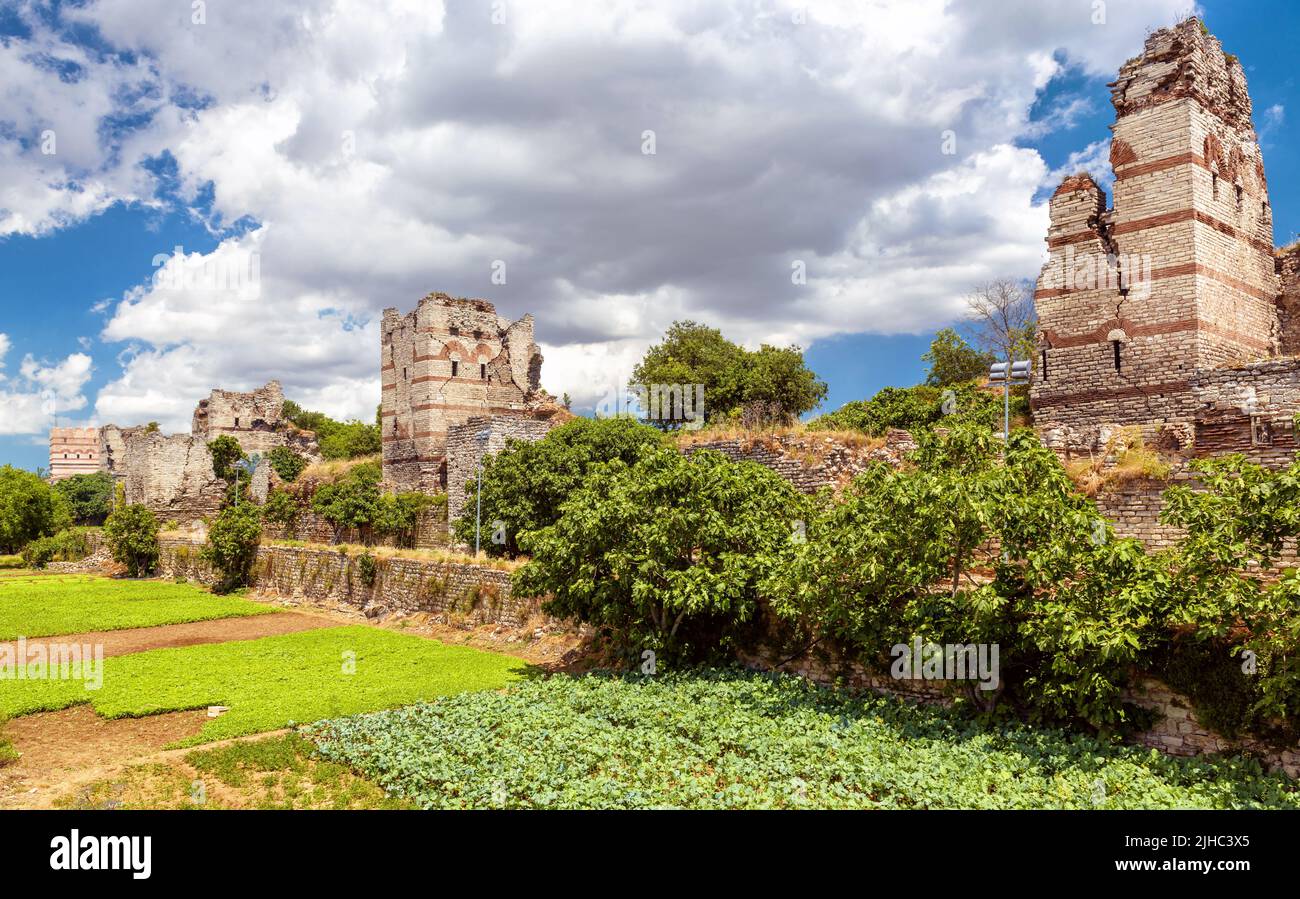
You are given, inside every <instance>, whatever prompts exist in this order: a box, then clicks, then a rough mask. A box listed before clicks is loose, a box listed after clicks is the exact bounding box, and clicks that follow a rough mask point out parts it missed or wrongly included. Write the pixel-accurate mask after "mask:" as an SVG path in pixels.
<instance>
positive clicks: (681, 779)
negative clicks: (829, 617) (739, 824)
mask: <svg viewBox="0 0 1300 899" xmlns="http://www.w3.org/2000/svg"><path fill="white" fill-rule="evenodd" d="M303 733H304V734H305V735H306V736H307V737H308V739H311V740H313V741H314V742H315V743H316V745H317V746H318V748H319V751H320V753H321V754H322V755H323V756H324V757H325V758H327V759H330V760H332V761H335V762H339V763H342V764H344V765H347V766H348V767H349V768H352V769H354V770H356V771H358V772H360V773H361V774H364V775H366V776H367V777H369V778H371V779H373V780H374V781H376V782H378V783H381V784H384V785H385V787H386V788H387V789H388V790H389V792H390V793H393V794H396V795H398V796H402V797H407V798H409V799H411V800H413V801H414V802H415V803H416V804H417V805H419V806H421V807H424V808H480V809H481V808H501V807H509V808H555V809H559V808H627V809H636V808H647V807H655V808H662V807H668V808H692V809H694V808H710V809H721V808H752V809H768V808H910V809H919V808H969V809H1041V808H1053V809H1060V808H1070V809H1090V808H1104V809H1130V808H1132V809H1136V808H1224V809H1227V808H1234V809H1235V808H1300V792H1298V791H1297V786H1296V784H1295V782H1293V781H1290V780H1288V779H1287V778H1286V777H1285V776H1284V775H1282V774H1280V773H1279V774H1272V775H1268V774H1265V773H1264V772H1263V771H1262V770H1261V768H1260V766H1259V764H1258V763H1257V762H1254V761H1249V760H1246V759H1241V758H1222V759H1178V758H1171V757H1169V756H1164V755H1162V754H1160V753H1159V752H1157V751H1156V750H1154V749H1139V748H1135V747H1128V746H1121V745H1118V744H1116V743H1114V742H1110V741H1102V740H1097V739H1095V738H1090V737H1085V736H1081V735H1078V734H1068V733H1062V732H1060V731H1056V730H1040V729H1033V728H1029V727H1025V726H1022V725H1020V724H1010V725H1002V726H1000V727H998V728H996V729H993V728H988V727H986V726H981V725H980V724H979V723H977V722H975V721H972V720H971V719H970V718H969V717H967V716H965V715H962V714H960V713H958V712H956V711H952V710H945V709H940V708H935V707H933V706H920V705H913V704H910V703H906V702H900V701H897V700H893V699H887V698H884V697H879V696H871V695H867V696H852V695H849V694H847V693H843V692H839V691H835V690H830V689H826V688H820V687H816V686H813V685H811V684H809V683H808V682H806V681H804V680H801V679H799V678H796V677H774V676H766V675H760V674H754V673H741V672H736V671H726V672H707V671H706V672H698V673H692V672H682V673H673V672H669V673H667V674H664V675H661V676H656V677H653V678H641V677H631V676H628V677H622V678H619V677H610V676H600V675H590V676H586V677H581V678H573V677H563V676H554V677H549V678H545V679H541V678H538V679H529V680H527V681H525V682H523V683H520V684H516V685H514V686H512V687H511V688H510V689H508V690H506V691H503V692H497V691H482V692H475V693H461V694H459V695H456V696H447V697H444V698H441V699H438V700H436V701H434V702H430V703H421V704H418V705H413V706H407V707H404V708H397V709H391V710H389V711H381V712H374V713H372V714H368V715H359V716H356V717H351V718H335V719H333V720H329V721H323V722H320V723H317V724H313V725H310V726H309V727H307V728H305V729H304V731H303ZM539 734H545V739H541V738H539Z"/></svg>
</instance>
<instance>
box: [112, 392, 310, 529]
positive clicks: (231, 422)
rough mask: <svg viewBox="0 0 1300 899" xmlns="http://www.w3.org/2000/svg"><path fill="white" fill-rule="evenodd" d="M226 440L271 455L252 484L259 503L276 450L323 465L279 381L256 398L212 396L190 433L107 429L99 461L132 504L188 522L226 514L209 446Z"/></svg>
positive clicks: (198, 411)
mask: <svg viewBox="0 0 1300 899" xmlns="http://www.w3.org/2000/svg"><path fill="white" fill-rule="evenodd" d="M223 435H226V436H230V437H233V438H235V440H236V441H237V442H238V443H239V445H240V447H241V448H242V449H243V450H244V452H245V453H247V454H249V455H253V454H259V455H262V456H263V461H262V464H261V465H259V466H258V469H257V471H256V472H255V473H254V475H253V482H252V485H251V486H252V490H253V494H254V496H255V497H257V498H259V499H263V498H265V495H266V491H267V489H268V487H269V480H270V471H269V465H268V463H267V461H266V459H265V455H266V453H268V452H269V451H270V450H272V449H274V448H275V447H277V446H290V447H292V448H293V449H294V450H296V451H297V452H299V453H300V454H302V455H303V456H304V457H305V458H307V459H308V460H309V461H313V462H314V461H319V458H320V456H319V452H318V450H317V448H316V440H315V437H314V435H312V434H311V433H310V432H306V431H299V430H298V429H297V428H296V427H294V426H293V424H292V423H291V422H289V421H288V420H286V419H285V418H284V392H283V391H282V390H281V389H280V384H279V382H278V381H271V382H270V383H269V384H267V385H266V386H264V387H260V388H258V389H257V390H254V391H251V392H248V393H237V392H233V391H227V390H214V391H212V393H211V395H210V396H209V397H208V398H207V399H205V400H200V401H199V404H198V407H197V408H196V409H195V410H194V418H193V424H192V427H191V432H190V433H189V434H163V433H162V432H161V431H159V430H158V428H157V427H156V426H152V425H140V426H136V427H130V428H121V427H118V426H117V425H105V426H104V427H102V428H100V429H99V461H100V465H101V467H102V469H103V470H104V471H107V472H108V473H109V474H111V475H112V476H113V478H114V480H116V481H118V482H119V483H121V484H122V486H123V489H124V490H125V493H126V501H127V502H129V503H139V504H141V505H145V506H148V507H149V508H150V509H152V510H153V511H154V512H155V513H156V514H157V515H158V516H160V517H161V518H163V519H164V520H174V521H177V522H178V523H185V522H189V521H193V520H195V519H199V518H205V517H208V516H210V515H213V514H215V513H216V512H217V511H219V509H220V507H221V500H222V497H223V496H224V494H225V489H226V485H225V484H224V483H223V482H221V481H219V480H217V478H216V476H215V475H214V474H213V471H212V454H211V453H210V452H209V451H208V442H209V441H211V440H215V439H216V438H217V437H221V436H223Z"/></svg>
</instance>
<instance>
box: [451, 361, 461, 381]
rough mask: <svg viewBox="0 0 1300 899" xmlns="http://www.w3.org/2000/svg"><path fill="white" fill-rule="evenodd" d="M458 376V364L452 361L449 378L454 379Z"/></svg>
mask: <svg viewBox="0 0 1300 899" xmlns="http://www.w3.org/2000/svg"><path fill="white" fill-rule="evenodd" d="M458 374H460V363H459V362H456V361H453V362H452V363H451V376H452V377H453V378H454V377H456V375H458Z"/></svg>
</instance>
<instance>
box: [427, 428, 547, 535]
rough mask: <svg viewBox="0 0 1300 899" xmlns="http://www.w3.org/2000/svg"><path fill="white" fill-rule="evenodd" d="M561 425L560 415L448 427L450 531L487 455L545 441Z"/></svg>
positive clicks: (461, 510) (448, 513)
mask: <svg viewBox="0 0 1300 899" xmlns="http://www.w3.org/2000/svg"><path fill="white" fill-rule="evenodd" d="M559 424H560V417H559V416H555V417H549V418H533V417H531V416H528V415H479V416H474V417H472V418H470V419H468V420H466V421H465V423H464V424H460V425H453V426H452V427H450V428H448V429H447V441H446V450H445V451H446V458H447V527H448V530H450V528H451V525H452V524H453V523H454V522H455V521H456V519H457V518H459V517H460V516H461V514H462V513H463V511H464V506H465V494H466V491H465V486H466V485H467V484H468V483H469V482H470V481H472V480H474V478H475V475H476V472H477V466H478V464H479V463H480V462H481V461H482V460H483V458H484V457H485V456H489V455H493V454H495V453H499V452H501V451H502V450H503V449H505V448H506V447H507V446H508V445H509V444H510V442H511V441H515V440H518V441H525V442H528V443H532V442H535V441H538V440H541V439H542V438H543V437H545V436H546V435H547V434H549V433H550V432H551V429H552V428H554V427H556V426H557V425H559ZM471 511H473V510H471ZM485 527H486V524H485Z"/></svg>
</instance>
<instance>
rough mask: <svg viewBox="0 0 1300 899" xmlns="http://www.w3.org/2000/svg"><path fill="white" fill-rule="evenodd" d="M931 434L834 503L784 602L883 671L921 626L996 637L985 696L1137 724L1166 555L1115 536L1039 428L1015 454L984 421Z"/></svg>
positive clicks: (798, 561) (1017, 443)
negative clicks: (908, 455)
mask: <svg viewBox="0 0 1300 899" xmlns="http://www.w3.org/2000/svg"><path fill="white" fill-rule="evenodd" d="M919 442H920V448H919V449H918V451H917V452H916V453H915V454H914V455H913V458H912V459H911V464H910V465H908V466H906V467H904V468H902V469H894V468H891V467H889V466H886V465H884V464H883V463H877V464H875V465H873V466H872V467H870V468H869V469H868V470H867V471H866V472H864V473H863V474H862V475H860V476H859V477H858V478H856V479H855V480H854V482H853V484H852V485H851V486H850V488H849V489H848V490H847V491H846V494H845V496H844V499H843V501H841V502H829V501H828V502H825V503H824V504H823V505H822V508H821V511H820V513H819V514H818V515H817V516H815V517H814V519H813V521H812V522H811V523H810V526H809V532H808V541H807V543H806V544H804V545H803V546H802V547H801V548H800V551H799V552H798V553H797V554H796V557H795V559H794V560H793V561H792V563H791V564H789V565H788V566H785V567H782V568H779V569H774V571H773V574H772V582H771V583H769V584H767V585H766V586H765V590H766V592H768V593H769V594H770V595H772V596H773V597H774V601H773V604H772V605H773V609H774V610H775V611H776V613H777V614H778V615H780V616H781V617H783V618H785V619H787V620H790V621H793V622H796V623H797V624H798V625H799V627H800V629H801V630H802V631H803V632H804V633H805V634H806V635H807V637H809V638H810V639H811V640H814V641H830V642H832V643H837V644H839V645H841V646H847V647H850V648H851V649H853V650H856V651H857V652H858V653H860V654H861V656H860V657H861V658H862V659H863V660H864V661H866V662H868V663H870V664H874V665H875V666H876V667H877V669H878V670H881V671H884V670H887V668H886V665H887V663H888V662H889V659H890V656H891V654H892V648H893V647H895V646H910V645H912V644H913V640H914V639H916V638H919V639H921V640H922V641H924V642H925V643H933V644H937V645H940V646H944V645H961V646H969V645H971V644H976V645H978V644H984V645H985V646H992V645H997V646H998V647H999V671H998V681H997V683H996V684H994V685H992V686H994V687H995V689H992V690H983V689H980V688H979V686H978V685H977V684H976V683H975V682H974V681H967V682H964V683H963V684H962V686H964V687H965V688H966V694H967V698H968V699H969V700H970V701H972V702H974V703H975V704H976V705H977V706H978V707H980V708H983V709H985V710H992V709H993V708H995V707H996V706H997V705H998V704H999V702H1000V701H1002V700H1004V699H1005V700H1008V701H1009V702H1010V703H1011V704H1012V705H1014V706H1016V707H1018V708H1019V709H1020V710H1021V711H1022V712H1023V713H1025V714H1028V715H1029V716H1031V717H1033V718H1037V719H1040V720H1049V721H1082V722H1087V723H1090V724H1092V725H1094V726H1096V727H1099V728H1112V727H1116V726H1119V725H1122V724H1123V723H1125V722H1126V721H1127V720H1129V715H1128V710H1127V709H1126V708H1125V706H1124V703H1123V690H1124V687H1125V686H1126V685H1127V684H1128V682H1129V677H1130V673H1131V671H1132V670H1133V669H1134V667H1135V666H1136V665H1138V664H1140V663H1142V662H1143V661H1147V660H1149V659H1150V657H1151V656H1150V654H1151V653H1152V652H1153V651H1154V650H1155V648H1156V647H1157V646H1159V645H1160V644H1161V642H1162V641H1163V640H1164V639H1165V633H1164V629H1163V622H1164V620H1165V613H1166V607H1167V602H1168V595H1169V591H1168V580H1167V578H1166V577H1165V575H1164V573H1163V572H1162V570H1161V568H1160V566H1159V565H1158V564H1157V563H1156V560H1154V559H1152V558H1151V557H1149V556H1147V555H1146V553H1144V552H1143V550H1142V547H1141V545H1140V544H1138V543H1137V542H1136V541H1132V540H1116V539H1114V536H1113V534H1112V533H1111V532H1110V529H1109V526H1108V525H1107V524H1106V522H1105V521H1104V520H1103V519H1102V518H1101V516H1100V515H1099V514H1098V512H1097V510H1096V508H1095V507H1094V506H1092V504H1091V503H1090V502H1088V500H1086V499H1085V498H1084V497H1082V496H1080V495H1079V494H1078V493H1077V491H1076V490H1075V489H1074V485H1073V484H1072V483H1071V482H1070V480H1069V479H1068V477H1067V476H1066V474H1065V472H1064V470H1063V469H1062V468H1061V465H1060V462H1059V461H1058V460H1057V459H1056V457H1055V455H1054V454H1053V453H1052V452H1051V451H1050V450H1047V449H1045V448H1044V447H1043V446H1042V445H1041V444H1040V443H1039V441H1038V439H1037V437H1036V436H1035V435H1034V434H1033V433H1032V432H1029V431H1027V430H1021V431H1017V432H1015V433H1014V434H1013V435H1012V439H1011V442H1010V445H1009V446H1008V447H1007V448H1006V451H1005V462H1003V461H1002V460H1001V459H1000V458H999V452H998V450H999V448H1000V446H1001V441H999V440H996V439H995V438H994V437H993V435H992V432H991V431H990V430H989V429H988V428H986V427H983V426H981V425H979V424H976V423H969V422H967V423H959V424H958V425H956V426H955V427H953V428H951V429H949V430H947V431H945V432H943V433H942V434H940V433H932V432H921V434H920V437H919Z"/></svg>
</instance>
